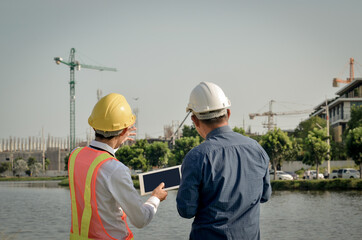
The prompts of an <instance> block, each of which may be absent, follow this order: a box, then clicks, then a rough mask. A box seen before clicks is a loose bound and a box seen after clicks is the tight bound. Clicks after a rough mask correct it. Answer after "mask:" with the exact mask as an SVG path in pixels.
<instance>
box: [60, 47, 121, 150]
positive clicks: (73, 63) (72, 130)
mask: <svg viewBox="0 0 362 240" xmlns="http://www.w3.org/2000/svg"><path fill="white" fill-rule="evenodd" d="M54 61H55V63H56V64H58V65H59V64H60V63H63V64H65V65H67V66H68V67H69V68H70V80H69V85H70V138H69V151H72V150H73V149H74V148H75V77H74V71H75V70H78V71H79V70H80V69H81V68H87V69H94V70H99V71H113V72H116V71H117V69H116V68H109V67H99V66H92V65H86V64H81V63H79V61H76V60H75V49H74V48H72V49H70V55H69V61H68V62H66V61H63V59H62V58H61V57H55V58H54Z"/></svg>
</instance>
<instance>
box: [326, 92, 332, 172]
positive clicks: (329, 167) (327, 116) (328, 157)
mask: <svg viewBox="0 0 362 240" xmlns="http://www.w3.org/2000/svg"><path fill="white" fill-rule="evenodd" d="M326 120H327V144H328V153H327V161H328V162H327V163H328V164H327V170H328V174H330V173H331V161H330V142H329V107H328V100H327V98H326Z"/></svg>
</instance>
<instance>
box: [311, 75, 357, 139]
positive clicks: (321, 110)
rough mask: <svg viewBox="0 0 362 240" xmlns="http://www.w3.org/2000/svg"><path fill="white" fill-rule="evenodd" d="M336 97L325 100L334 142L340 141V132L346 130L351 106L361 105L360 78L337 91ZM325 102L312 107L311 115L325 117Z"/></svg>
mask: <svg viewBox="0 0 362 240" xmlns="http://www.w3.org/2000/svg"><path fill="white" fill-rule="evenodd" d="M336 95H337V97H336V98H334V99H329V100H327V104H328V109H329V122H330V126H331V128H332V129H333V132H332V133H331V135H332V137H333V139H334V140H335V141H336V142H341V141H342V134H343V132H344V131H345V130H346V125H347V122H348V121H349V120H350V119H351V108H352V106H362V79H361V78H356V79H355V80H354V81H352V82H351V83H349V84H347V85H346V86H344V87H343V88H342V89H340V90H339V91H338V92H336ZM325 108H326V103H325V102H322V103H321V104H319V105H318V106H316V107H315V108H314V110H315V111H314V112H313V113H312V114H311V116H319V117H321V118H324V119H326V111H325Z"/></svg>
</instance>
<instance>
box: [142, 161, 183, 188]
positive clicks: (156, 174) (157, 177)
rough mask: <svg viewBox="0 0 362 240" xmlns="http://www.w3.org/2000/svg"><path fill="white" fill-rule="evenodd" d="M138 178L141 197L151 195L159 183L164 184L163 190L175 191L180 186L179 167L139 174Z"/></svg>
mask: <svg viewBox="0 0 362 240" xmlns="http://www.w3.org/2000/svg"><path fill="white" fill-rule="evenodd" d="M138 177H139V180H140V190H141V195H146V194H150V193H152V191H153V190H154V189H155V188H156V187H157V186H158V185H160V183H161V182H164V183H165V188H164V189H165V190H170V189H176V188H178V186H179V185H180V180H181V165H178V166H174V167H169V168H163V169H160V170H155V171H150V172H146V173H141V174H139V175H138Z"/></svg>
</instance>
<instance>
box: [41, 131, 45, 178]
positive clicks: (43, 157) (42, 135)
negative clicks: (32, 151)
mask: <svg viewBox="0 0 362 240" xmlns="http://www.w3.org/2000/svg"><path fill="white" fill-rule="evenodd" d="M41 150H42V156H41V157H42V160H43V173H45V147H44V127H42V128H41Z"/></svg>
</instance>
